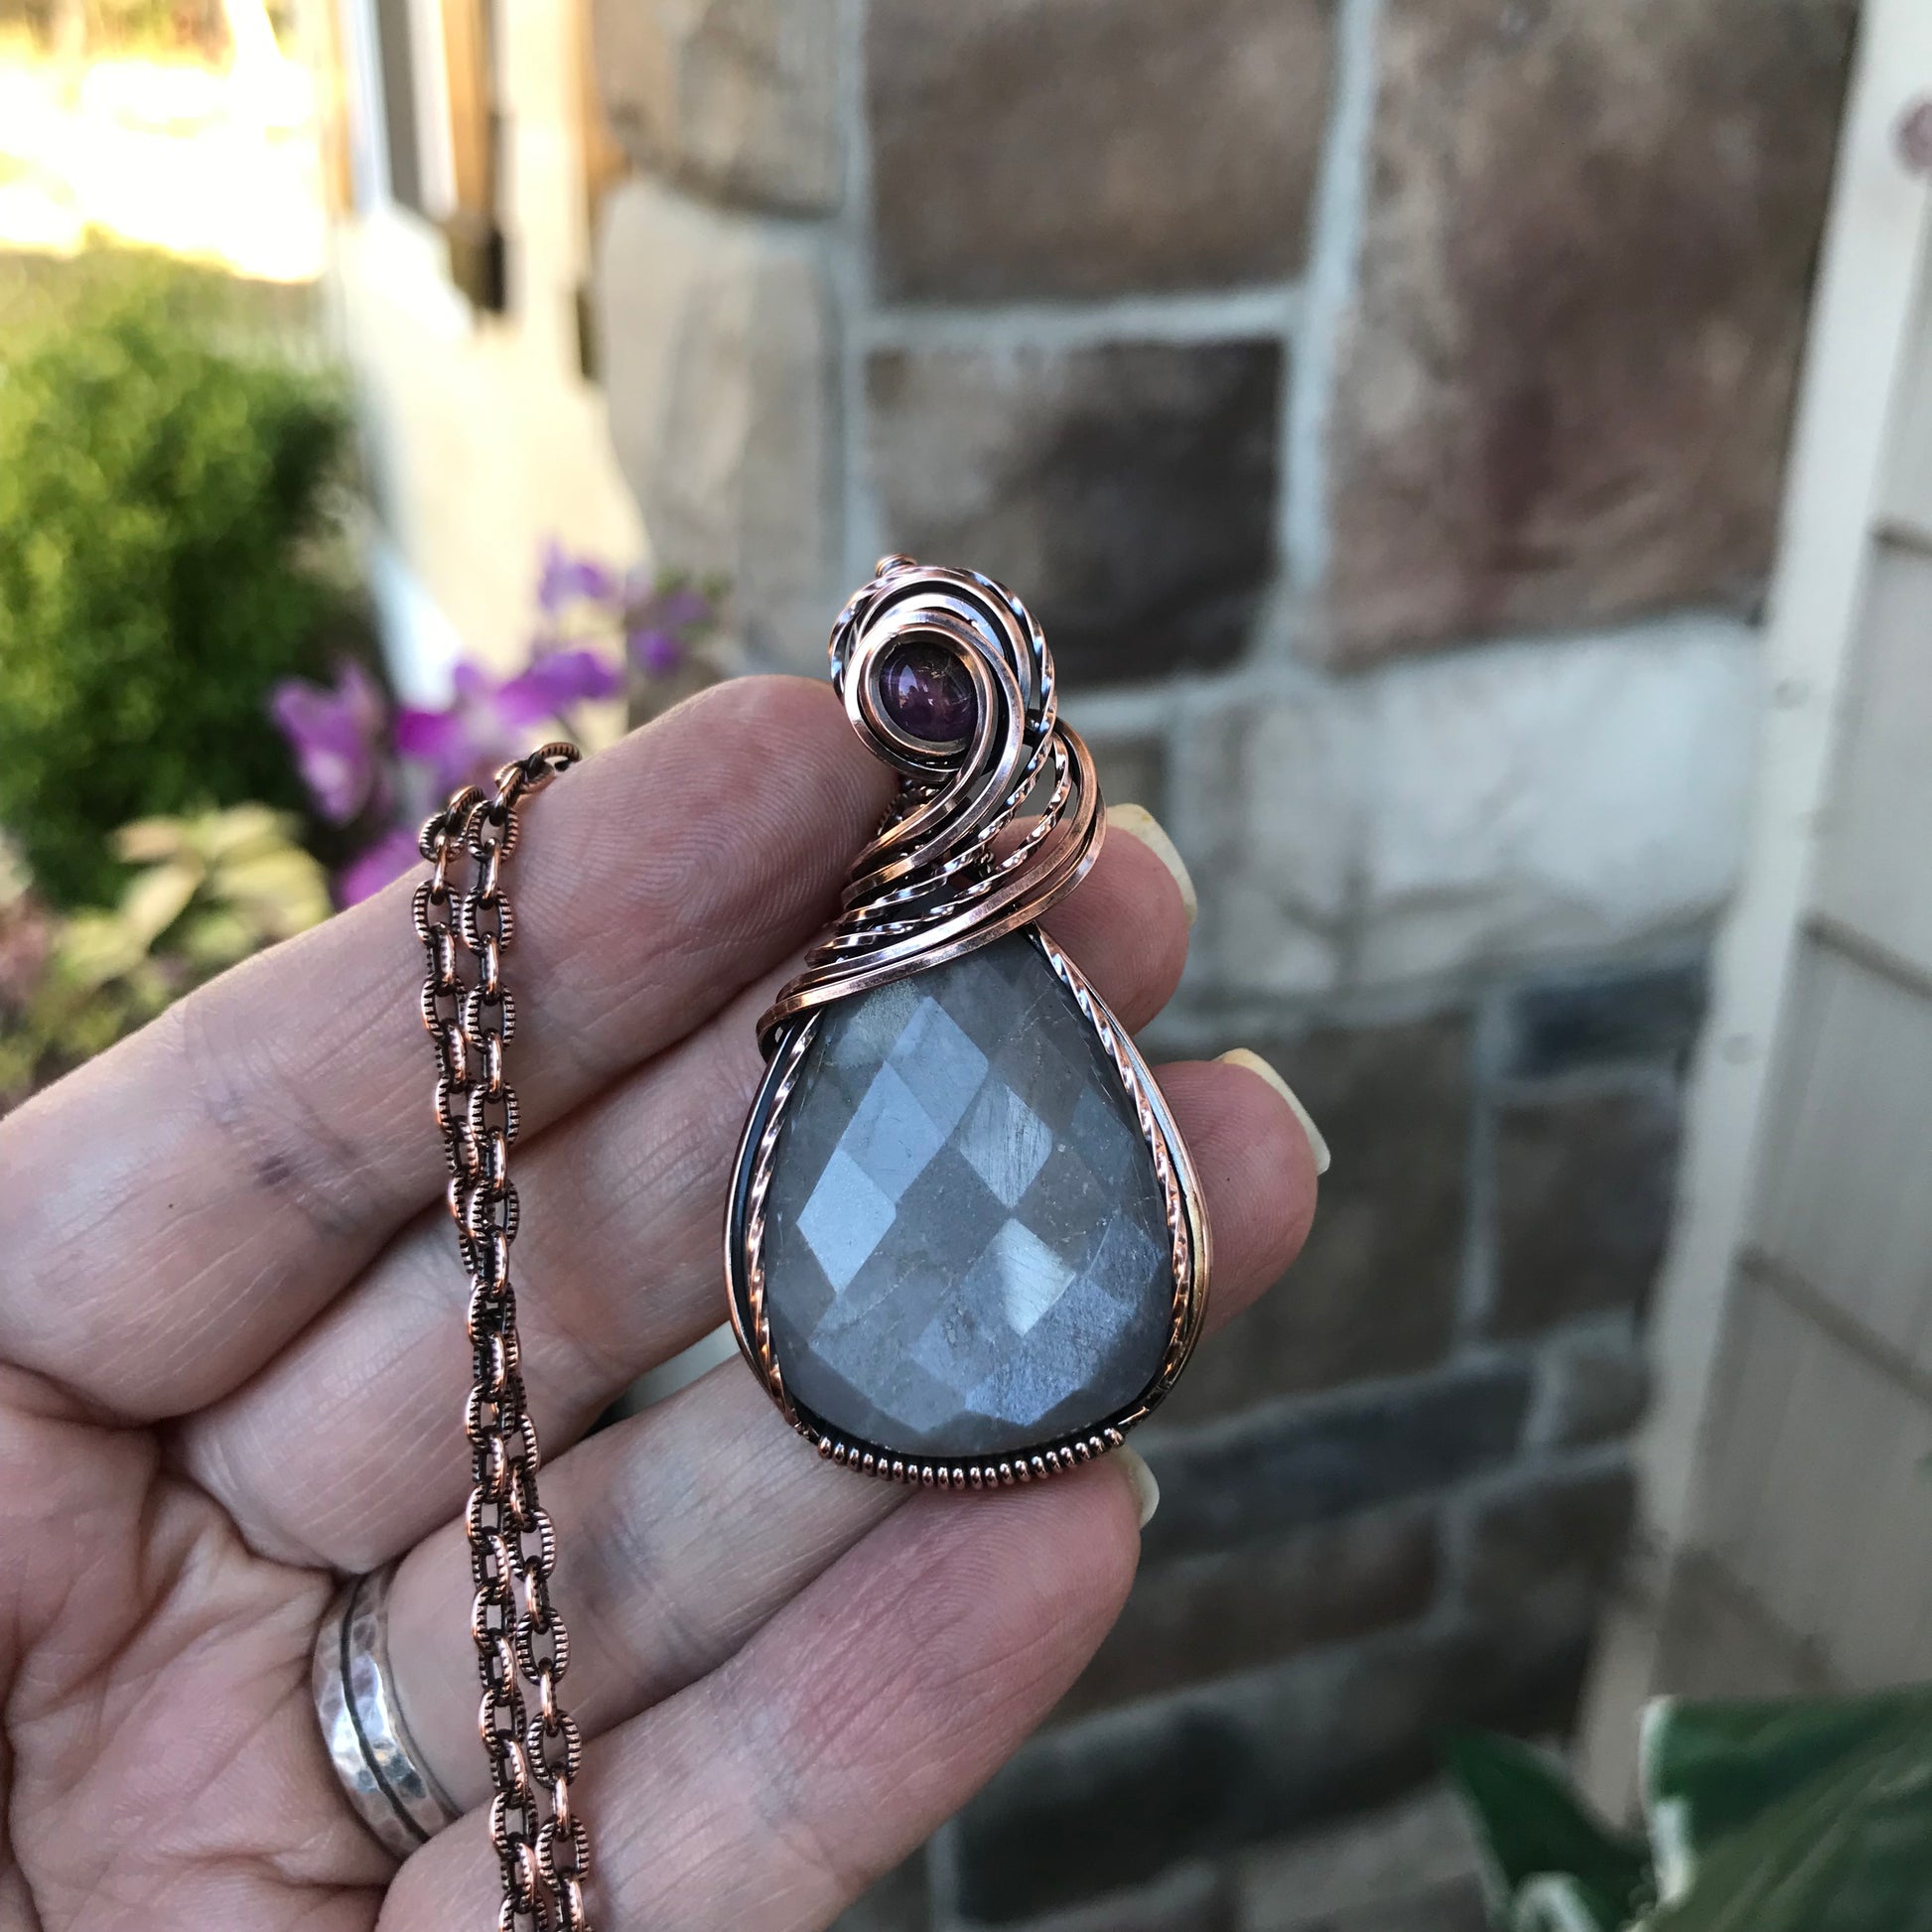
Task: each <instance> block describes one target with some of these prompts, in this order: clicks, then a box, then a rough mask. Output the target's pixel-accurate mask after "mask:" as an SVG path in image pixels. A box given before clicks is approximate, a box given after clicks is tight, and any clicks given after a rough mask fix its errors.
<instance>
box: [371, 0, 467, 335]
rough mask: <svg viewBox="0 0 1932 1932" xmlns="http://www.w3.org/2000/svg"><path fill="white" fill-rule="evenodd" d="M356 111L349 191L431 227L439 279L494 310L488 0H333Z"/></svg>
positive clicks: (373, 203)
mask: <svg viewBox="0 0 1932 1932" xmlns="http://www.w3.org/2000/svg"><path fill="white" fill-rule="evenodd" d="M344 5H345V16H346V17H345V22H344V26H345V41H346V42H347V44H348V47H349V50H350V55H351V60H352V62H353V66H354V69H355V72H356V79H357V82H358V85H357V87H356V93H357V95H358V97H359V101H360V102H361V103H362V107H363V111H362V113H361V114H360V115H359V116H358V122H359V124H358V126H357V127H356V129H355V137H356V138H355V140H354V142H353V147H354V158H355V162H356V169H355V173H356V184H357V189H358V197H357V199H358V200H359V201H360V202H361V204H362V205H363V206H364V207H367V206H370V205H375V204H380V203H384V202H387V203H390V204H392V205H394V206H395V207H404V208H407V209H409V210H410V211H411V212H412V213H414V214H417V215H420V216H421V217H422V218H423V219H424V220H425V221H428V222H431V223H433V224H434V225H435V226H436V227H438V228H440V229H441V230H442V232H443V235H444V237H445V239H446V241H447V243H448V246H449V262H450V277H451V279H452V280H453V281H454V282H455V283H456V285H457V287H458V288H460V289H461V290H462V291H463V292H464V294H465V295H467V296H468V297H469V298H470V300H471V301H472V302H473V303H474V304H475V305H476V306H477V307H478V308H480V309H486V310H489V311H491V312H500V311H501V310H502V308H503V306H504V296H505V288H504V281H505V278H504V262H503V236H502V229H501V227H500V226H499V225H498V222H497V219H496V174H497V168H496V148H497V115H496V106H495V96H494V89H493V87H492V85H491V72H490V23H489V14H488V5H489V0H344Z"/></svg>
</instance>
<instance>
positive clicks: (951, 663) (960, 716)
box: [879, 638, 979, 745]
mask: <svg viewBox="0 0 1932 1932" xmlns="http://www.w3.org/2000/svg"><path fill="white" fill-rule="evenodd" d="M879 695H880V699H881V701H882V702H883V703H884V705H885V707H886V714H887V716H888V717H890V718H891V719H892V721H893V723H894V724H896V725H897V727H898V728H899V730H900V731H902V732H903V733H904V734H905V735H906V736H907V737H908V738H916V739H918V740H920V741H921V743H923V744H927V745H951V744H954V743H956V742H957V741H958V740H960V739H962V738H967V737H970V736H971V735H972V730H973V721H974V719H975V717H976V716H977V715H978V711H979V705H978V701H977V700H976V699H975V698H974V696H973V680H972V678H971V677H970V676H968V674H967V671H966V666H965V665H964V664H962V663H961V662H960V661H959V659H958V658H956V657H955V656H954V655H953V654H952V652H951V651H949V650H946V649H944V648H942V647H941V646H940V645H938V644H929V643H925V642H922V641H921V640H919V639H917V638H914V639H913V640H911V641H910V642H909V643H903V644H900V645H899V646H898V647H897V649H896V650H895V651H894V652H893V653H892V655H891V656H890V657H888V658H887V659H886V661H885V663H884V664H882V665H881V666H880V669H879Z"/></svg>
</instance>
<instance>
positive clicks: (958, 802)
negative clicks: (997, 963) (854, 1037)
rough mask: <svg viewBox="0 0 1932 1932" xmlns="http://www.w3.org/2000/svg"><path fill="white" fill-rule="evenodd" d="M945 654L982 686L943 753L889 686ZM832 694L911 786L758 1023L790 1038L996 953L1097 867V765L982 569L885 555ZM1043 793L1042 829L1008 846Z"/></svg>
mask: <svg viewBox="0 0 1932 1932" xmlns="http://www.w3.org/2000/svg"><path fill="white" fill-rule="evenodd" d="M914 641H917V642H920V643H926V644H932V645H936V646H938V647H939V648H940V649H941V650H944V651H945V652H947V653H948V654H949V655H951V656H952V657H953V658H955V659H956V660H957V661H958V662H959V663H960V664H961V665H962V666H963V667H964V668H965V671H966V674H967V676H968V677H969V678H970V679H971V681H972V687H973V696H974V699H975V706H974V720H973V729H972V735H971V737H970V738H967V739H962V740H959V741H956V742H954V743H951V744H943V745H935V744H931V743H928V742H926V741H924V740H922V739H917V738H912V737H909V736H908V735H907V734H906V733H905V732H903V731H902V730H900V729H899V727H898V726H897V724H896V723H895V722H894V721H893V718H892V716H891V714H890V712H889V711H888V709H887V707H886V704H885V702H884V699H883V696H882V690H881V680H882V675H883V673H884V672H885V671H886V669H887V668H888V667H889V665H890V663H891V661H892V659H893V656H894V654H895V652H896V651H897V649H898V647H899V646H900V645H902V644H906V643H911V642H914ZM831 656H832V682H833V685H834V687H835V688H836V689H837V691H838V693H839V695H840V696H841V697H842V698H843V699H844V700H845V711H846V716H847V717H848V718H850V719H851V721H852V724H853V728H854V729H855V730H856V731H857V732H858V734H859V736H860V738H861V739H862V740H863V741H864V742H865V744H866V746H867V749H868V750H870V751H871V752H872V753H874V755H875V756H877V757H878V758H880V759H884V760H885V761H886V762H887V763H888V764H890V765H892V766H894V767H895V768H896V769H897V771H898V772H899V774H900V784H899V791H898V796H897V798H896V799H895V800H894V801H893V805H892V808H891V810H890V811H888V813H887V815H886V820H885V823H884V824H883V825H882V826H881V828H880V830H879V832H878V834H877V835H876V836H875V837H874V839H873V841H872V843H871V844H870V845H868V846H867V847H866V849H865V850H864V851H863V852H862V853H861V854H860V855H859V857H858V859H857V861H856V862H855V863H854V865H853V868H852V876H851V879H850V880H849V882H848V883H847V885H846V889H845V893H844V896H843V897H842V898H841V900H840V907H839V914H838V918H837V920H836V921H835V922H834V924H833V927H832V930H831V931H830V933H828V934H827V936H826V937H825V938H824V939H822V940H821V941H820V942H819V943H818V944H817V945H816V946H814V947H813V948H812V950H811V951H810V952H809V953H808V954H807V955H806V957H805V967H804V970H803V971H802V972H801V973H799V974H798V976H797V977H796V978H795V979H793V980H791V981H790V982H789V983H788V984H787V985H786V986H785V987H784V988H783V989H782V990H781V991H780V992H779V994H778V997H777V999H776V1000H774V1001H773V1002H772V1004H771V1007H770V1009H769V1010H768V1011H767V1012H766V1013H765V1014H764V1016H763V1018H762V1019H760V1020H759V1045H760V1046H761V1047H762V1049H763V1050H764V1052H765V1054H766V1055H767V1056H768V1055H769V1054H770V1053H771V1051H772V1050H773V1048H774V1046H775V1045H776V1042H777V1036H778V1035H779V1033H780V1032H781V1031H782V1030H783V1028H784V1027H785V1026H786V1025H787V1024H789V1023H790V1022H791V1021H793V1020H796V1019H797V1018H798V1017H799V1016H800V1015H801V1014H804V1013H809V1012H811V1011H813V1010H814V1009H816V1008H819V1007H823V1006H826V1005H828V1004H829V1003H830V1002H831V1001H834V1000H840V999H845V998H848V997H850V996H851V995H852V994H855V993H864V992H869V991H870V990H871V989H872V988H874V987H877V986H885V985H888V984H890V983H891V982H892V981H894V980H901V979H906V978H909V977H910V976H911V975H912V974H914V973H922V972H924V971H926V970H927V968H929V967H933V966H940V965H943V964H944V963H945V962H946V961H947V960H949V959H957V958H958V957H959V956H960V955H961V954H962V953H968V952H972V951H974V950H975V949H977V948H978V947H980V946H985V945H990V944H991V943H992V942H993V941H994V940H995V939H998V938H1000V937H1002V936H1003V935H1004V934H1006V933H1009V932H1013V931H1016V930H1018V928H1019V927H1021V926H1023V925H1027V924H1030V923H1031V922H1032V921H1034V920H1035V919H1037V918H1038V917H1039V916H1040V914H1041V913H1043V912H1044V911H1046V910H1047V908H1048V907H1049V906H1052V905H1056V904H1057V903H1058V902H1059V901H1060V900H1061V899H1063V898H1064V897H1066V896H1067V894H1068V893H1070V892H1072V890H1073V889H1074V887H1075V886H1077V885H1078V884H1079V883H1080V881H1081V880H1082V879H1084V878H1085V877H1086V875H1087V873H1088V871H1089V870H1090V869H1091V868H1092V865H1093V862H1094V860H1095V859H1096V858H1098V857H1099V855H1100V840H1101V836H1102V833H1103V831H1104V829H1105V820H1104V819H1103V817H1102V815H1101V810H1100V786H1099V783H1098V781H1097V779H1096V777H1095V774H1094V767H1093V755H1092V754H1091V753H1090V752H1089V751H1088V750H1087V748H1086V746H1085V744H1084V743H1083V742H1082V740H1081V738H1080V736H1079V734H1078V733H1077V732H1075V731H1073V730H1072V729H1071V728H1070V727H1069V726H1067V725H1064V724H1062V723H1061V722H1060V719H1059V708H1058V702H1057V698H1056V694H1055V690H1054V684H1053V657H1052V653H1051V652H1050V651H1049V650H1048V649H1047V648H1046V639H1045V638H1044V637H1043V636H1042V635H1041V633H1040V628H1039V625H1038V624H1037V623H1036V622H1035V621H1034V618H1033V615H1032V613H1031V612H1029V611H1028V609H1027V607H1026V606H1025V605H1024V604H1022V603H1021V602H1020V600H1019V599H1018V598H1017V597H1015V596H1014V595H1013V594H1012V592H1010V591H1008V590H1007V589H1006V588H1005V587H1004V586H1002V585H1000V584H996V583H995V582H994V581H993V580H992V578H990V577H982V576H980V575H979V573H978V572H977V571H970V570H946V569H941V568H938V567H936V566H933V565H928V564H918V563H914V562H913V561H912V559H911V558H909V557H885V558H882V559H881V560H880V563H879V568H878V571H877V574H876V575H875V576H874V577H873V579H872V581H871V582H870V583H868V584H867V585H866V586H865V587H864V588H863V589H862V590H861V591H860V592H859V593H858V594H857V596H855V597H854V598H853V600H852V602H851V603H850V604H848V605H847V606H846V607H845V609H844V610H843V611H841V612H840V613H839V617H838V621H837V622H836V623H835V624H834V625H833V626H832V645H831ZM1036 794H1037V804H1036V812H1035V816H1034V817H1033V818H1032V819H1030V820H1029V821H1028V823H1027V826H1026V829H1025V830H1024V831H1023V832H1021V833H1020V834H1019V835H1018V836H1017V837H1015V838H1013V839H1011V840H1004V841H1003V840H1002V838H1001V834H1002V833H1004V832H1006V831H1007V829H1008V828H1009V827H1010V826H1012V825H1013V824H1014V822H1015V820H1016V819H1017V818H1018V817H1019V814H1020V811H1021V808H1022V807H1023V806H1024V805H1025V804H1027V802H1028V801H1029V800H1030V799H1033V798H1035V795H1036Z"/></svg>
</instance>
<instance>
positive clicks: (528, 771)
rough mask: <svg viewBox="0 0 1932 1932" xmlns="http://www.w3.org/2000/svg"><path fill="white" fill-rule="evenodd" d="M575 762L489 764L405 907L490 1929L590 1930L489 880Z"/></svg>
mask: <svg viewBox="0 0 1932 1932" xmlns="http://www.w3.org/2000/svg"><path fill="white" fill-rule="evenodd" d="M580 756H581V754H580V753H579V752H578V750H577V748H576V746H574V745H570V744H565V743H562V742H561V741H560V742H557V743H553V744H549V745H542V746H539V747H538V748H537V750H535V751H534V752H532V753H531V754H530V755H529V757H528V758H525V759H517V760H516V761H515V762H513V763H510V764H506V765H504V766H503V767H502V768H501V769H500V770H499V771H498V772H497V773H496V775H495V789H494V792H493V793H485V792H483V790H482V789H480V788H479V787H478V786H476V785H466V786H465V787H464V788H463V789H462V790H461V791H459V792H457V793H455V794H454V796H452V798H451V799H450V802H449V803H448V804H447V805H446V806H445V807H444V808H443V810H442V811H440V812H438V813H437V814H436V816H435V817H434V818H432V819H430V821H429V822H428V823H427V824H426V825H425V826H424V827H423V836H422V853H423V857H424V858H425V859H427V860H428V861H429V862H430V864H431V866H432V867H433V868H434V870H433V871H432V873H431V875H430V877H429V878H428V879H426V880H425V881H424V882H423V884H422V885H421V886H419V887H418V888H417V889H416V900H415V912H416V931H417V934H418V936H419V937H420V938H421V939H422V942H423V951H424V956H425V958H426V960H427V962H428V968H429V970H428V975H427V977H426V978H425V979H424V981H423V1025H424V1026H425V1027H427V1028H428V1029H429V1036H430V1039H431V1041H432V1042H433V1043H434V1045H435V1048H436V1119H437V1124H438V1126H440V1127H441V1128H442V1130H443V1142H444V1149H445V1152H446V1154H447V1155H448V1157H449V1165H450V1183H449V1202H450V1213H451V1215H452V1216H453V1217H454V1219H455V1221H456V1225H457V1240H458V1243H459V1245H460V1246H461V1248H462V1251H463V1265H464V1268H465V1270H466V1271H467V1273H468V1274H469V1277H470V1312H469V1332H470V1346H471V1351H472V1355H473V1359H474V1364H475V1386H474V1387H473V1388H472V1390H471V1392H470V1401H469V1405H468V1407H467V1409H466V1410H465V1412H464V1431H465V1434H466V1435H467V1436H468V1438H469V1441H470V1461H471V1471H472V1477H473V1480H474V1483H475V1487H474V1488H473V1489H472V1491H471V1495H470V1505H469V1507H468V1509H466V1510H465V1511H464V1525H465V1527H466V1529H467V1530H468V1532H469V1536H470V1570H471V1575H472V1576H473V1577H474V1579H475V1580H476V1586H477V1594H476V1598H475V1601H474V1604H473V1606H472V1609H471V1616H470V1629H471V1634H472V1635H473V1636H474V1637H475V1638H476V1642H477V1667H478V1672H479V1675H480V1677H481V1680H482V1684H483V1704H482V1707H481V1710H480V1712H479V1716H478V1725H479V1727H480V1728H481V1730H482V1732H483V1748H484V1750H485V1752H486V1753H487V1755H488V1758H489V1776H490V1782H491V1783H492V1784H493V1785H494V1787H495V1794H496V1795H495V1797H494V1798H493V1799H492V1800H491V1802H490V1807H489V1839H490V1843H491V1844H492V1845H493V1846H494V1847H495V1848H496V1859H497V1863H499V1864H500V1865H501V1867H502V1874H503V1904H502V1909H501V1911H500V1912H499V1913H498V1914H497V1921H496V1922H497V1926H498V1932H552V1929H553V1928H560V1929H561V1932H588V1929H589V1925H590V1919H589V1916H588V1912H587V1908H586V1905H585V1885H586V1883H587V1882H588V1879H589V1876H590V1840H589V1838H588V1836H587V1834H586V1833H585V1830H584V1821H583V1820H582V1819H581V1818H580V1817H578V1815H577V1813H576V1811H575V1809H574V1808H573V1806H572V1804H571V1796H570V1789H571V1783H572V1781H573V1780H574V1779H575V1778H576V1776H577V1772H578V1768H579V1765H580V1762H581V1760H582V1757H583V1740H582V1737H581V1735H580V1734H579V1731H578V1728H577V1725H576V1723H575V1721H574V1720H573V1719H572V1718H571V1717H570V1716H569V1714H568V1713H567V1712H566V1711H565V1710H564V1707H563V1704H562V1702H561V1700H560V1698H559V1694H558V1693H559V1686H560V1685H561V1684H562V1682H563V1678H564V1673H565V1671H566V1670H567V1669H568V1668H569V1665H570V1639H569V1637H568V1635H567V1634H566V1632H565V1630H564V1626H563V1621H562V1619H561V1618H560V1617H559V1616H558V1615H557V1613H556V1611H555V1610H554V1609H553V1608H552V1606H551V1602H550V1573H551V1571H552V1570H553V1569H554V1568H555V1567H556V1562H557V1540H556V1534H555V1531H554V1530H553V1529H552V1527H551V1523H550V1518H549V1517H548V1516H547V1515H546V1514H545V1513H544V1510H543V1506H542V1504H541V1503H540V1502H539V1501H538V1500H537V1462H538V1456H537V1434H536V1428H535V1426H534V1425H533V1424H532V1422H531V1421H530V1417H529V1412H528V1410H527V1409H526V1408H525V1406H524V1396H523V1375H522V1370H521V1367H520V1364H519V1359H518V1345H517V1334H516V1297H515V1293H514V1291H513V1290H512V1288H511V1286H510V1271H509V1261H510V1243H511V1242H512V1241H514V1240H515V1239H516V1218H517V1204H516V1188H515V1186H514V1185H513V1184H512V1182H511V1180H510V1177H509V1151H510V1147H511V1144H512V1143H513V1142H514V1141H515V1139H516V1092H515V1089H514V1088H513V1087H511V1085H510V1084H509V1081H508V1080H507V1079H506V1078H505V1077H504V1070H503V1049H504V1048H505V1046H507V1044H508V1043H509V1040H510V1038H511V1036H512V1035H513V1034H514V1033H515V1031H516V1005H515V1002H514V1001H513V1000H512V999H511V997H510V992H509V988H508V987H507V986H506V985H504V983H503V954H504V953H505V952H506V951H507V950H508V949H509V945H510V939H511V934H512V933H513V931H514V930H515V926H514V921H513V919H512V917H511V912H510V902H509V899H508V898H507V897H505V895H504V892H503V867H504V863H505V862H506V861H507V860H508V858H509V856H510V854H511V853H512V852H513V851H514V850H515V849H516V834H517V809H518V807H519V806H520V805H521V804H522V802H523V801H524V800H525V799H527V798H529V797H531V796H533V795H534V794H535V793H537V792H539V791H541V790H542V789H543V788H544V786H545V785H547V784H549V783H550V782H551V780H552V779H553V778H555V777H557V776H558V775H559V774H560V773H561V772H563V771H566V770H568V769H569V767H570V766H571V765H573V764H575V763H576V762H577V760H578V759H579V757H580ZM466 961H467V963H466ZM526 1685H527V1686H528V1694H527V1695H526V1692H525V1686H526ZM532 1702H534V1704H535V1707H536V1715H535V1716H534V1717H532V1716H531V1715H530V1705H531V1703H532Z"/></svg>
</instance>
